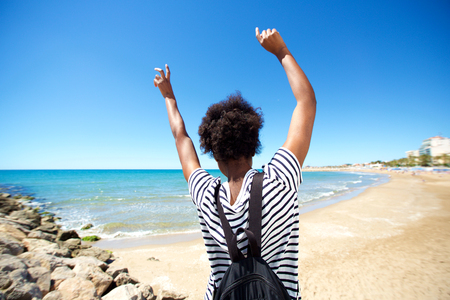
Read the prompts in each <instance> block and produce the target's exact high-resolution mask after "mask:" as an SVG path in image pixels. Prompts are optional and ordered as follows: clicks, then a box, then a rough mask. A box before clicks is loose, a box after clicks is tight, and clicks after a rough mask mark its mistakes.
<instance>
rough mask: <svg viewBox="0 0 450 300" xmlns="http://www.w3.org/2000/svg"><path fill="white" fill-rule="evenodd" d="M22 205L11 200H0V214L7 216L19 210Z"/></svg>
mask: <svg viewBox="0 0 450 300" xmlns="http://www.w3.org/2000/svg"><path fill="white" fill-rule="evenodd" d="M21 207H22V205H21V204H20V203H18V202H17V201H15V200H14V199H11V198H4V197H2V198H0V212H1V213H4V214H9V213H11V212H13V211H16V210H20V209H21Z"/></svg>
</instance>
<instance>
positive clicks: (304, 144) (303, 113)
mask: <svg viewBox="0 0 450 300" xmlns="http://www.w3.org/2000/svg"><path fill="white" fill-rule="evenodd" d="M256 38H257V39H258V41H259V43H260V44H261V46H263V47H264V49H266V50H267V51H269V52H270V53H272V54H274V55H275V56H276V57H277V58H278V60H279V61H280V63H281V65H282V66H283V68H284V71H285V72H286V75H287V78H288V80H289V84H290V85H291V89H292V92H293V93H294V97H295V99H296V100H297V106H296V107H295V109H294V112H293V114H292V119H291V125H290V126H289V132H288V136H287V139H286V142H285V143H284V144H283V147H285V148H287V149H289V150H290V151H292V153H294V155H295V156H296V157H297V159H298V161H299V162H300V165H303V162H304V160H305V157H306V154H307V153H308V149H309V144H310V142H311V135H312V130H313V125H314V118H315V116H316V96H315V95H314V90H313V88H312V86H311V84H310V83H309V80H308V78H307V77H306V75H305V73H303V70H302V69H301V68H300V66H299V65H298V64H297V62H296V61H295V59H294V57H293V56H292V54H291V52H289V50H288V48H287V47H286V44H285V43H284V41H283V39H282V38H281V36H280V34H279V33H278V31H277V30H276V29H273V30H270V29H267V30H264V31H263V32H262V33H260V32H259V29H258V28H256Z"/></svg>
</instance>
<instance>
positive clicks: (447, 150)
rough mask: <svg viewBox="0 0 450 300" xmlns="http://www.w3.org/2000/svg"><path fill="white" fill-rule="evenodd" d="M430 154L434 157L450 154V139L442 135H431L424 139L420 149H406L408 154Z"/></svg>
mask: <svg viewBox="0 0 450 300" xmlns="http://www.w3.org/2000/svg"><path fill="white" fill-rule="evenodd" d="M423 154H426V155H430V156H432V157H435V156H441V155H443V154H450V139H449V138H446V137H442V136H434V137H430V138H428V139H426V140H423V142H422V145H421V146H420V148H419V150H410V151H406V156H407V157H411V156H416V157H417V156H420V155H423Z"/></svg>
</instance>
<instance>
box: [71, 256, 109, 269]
mask: <svg viewBox="0 0 450 300" xmlns="http://www.w3.org/2000/svg"><path fill="white" fill-rule="evenodd" d="M64 263H65V264H66V265H68V266H69V267H72V268H74V267H75V266H76V265H77V264H78V263H84V264H88V265H93V266H97V267H99V268H100V269H102V270H103V271H105V270H106V269H108V266H107V265H106V264H105V263H104V262H103V261H101V260H99V259H97V258H95V257H92V256H78V257H75V258H72V259H68V258H66V259H65V260H64Z"/></svg>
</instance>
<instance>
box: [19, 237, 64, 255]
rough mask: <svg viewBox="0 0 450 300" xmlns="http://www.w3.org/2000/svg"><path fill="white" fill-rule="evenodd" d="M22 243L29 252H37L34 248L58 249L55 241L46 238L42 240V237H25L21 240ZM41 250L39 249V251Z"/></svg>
mask: <svg viewBox="0 0 450 300" xmlns="http://www.w3.org/2000/svg"><path fill="white" fill-rule="evenodd" d="M22 242H23V244H24V245H25V248H27V250H28V251H30V252H33V251H34V252H37V251H35V250H40V249H42V248H45V249H49V250H50V249H51V250H56V249H59V246H58V244H57V243H52V242H50V241H47V240H42V239H30V238H26V239H23V240H22ZM39 252H41V251H39Z"/></svg>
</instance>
